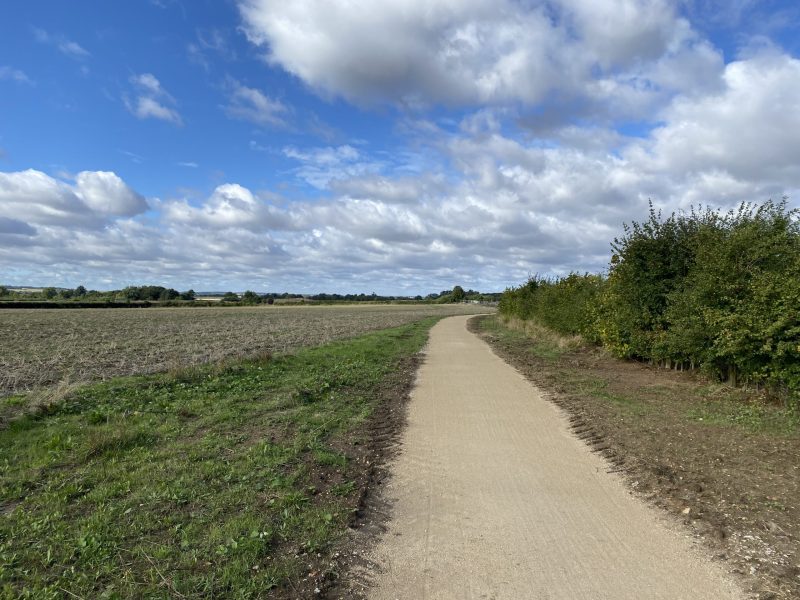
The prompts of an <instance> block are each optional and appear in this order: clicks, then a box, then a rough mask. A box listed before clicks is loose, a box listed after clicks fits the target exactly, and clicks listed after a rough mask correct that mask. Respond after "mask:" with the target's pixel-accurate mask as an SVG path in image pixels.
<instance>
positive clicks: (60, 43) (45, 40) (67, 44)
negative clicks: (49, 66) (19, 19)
mask: <svg viewBox="0 0 800 600" xmlns="http://www.w3.org/2000/svg"><path fill="white" fill-rule="evenodd" d="M33 36H34V38H35V39H36V41H37V42H39V43H41V44H49V45H51V46H54V47H55V48H56V49H57V50H58V51H59V52H61V54H63V55H65V56H68V57H70V58H73V59H76V60H84V59H87V58H89V57H90V56H91V55H92V54H91V53H90V52H89V51H88V50H86V48H84V47H83V46H81V45H80V44H79V43H77V42H75V41H73V40H70V39H67V38H66V37H64V36H63V35H61V34H51V33H48V32H47V31H45V30H44V29H40V28H38V27H34V28H33Z"/></svg>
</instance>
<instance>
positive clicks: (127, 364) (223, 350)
mask: <svg viewBox="0 0 800 600" xmlns="http://www.w3.org/2000/svg"><path fill="white" fill-rule="evenodd" d="M486 311H487V309H486V307H482V306H474V305H466V304H456V305H367V306H352V305H348V306H297V307H275V306H270V307H263V306H262V307H226V308H222V307H220V308H217V307H214V308H149V309H139V310H134V309H131V310H113V309H76V310H0V340H2V343H0V397H5V396H9V395H12V394H18V393H23V392H27V391H30V390H33V389H37V388H39V389H40V390H41V389H42V388H49V389H50V390H52V389H56V388H55V387H54V386H58V387H72V386H73V385H75V384H79V383H84V382H88V381H92V380H98V379H107V378H109V377H115V376H121V375H140V374H147V373H156V372H160V371H168V370H171V369H181V368H184V367H187V366H191V365H198V364H203V363H209V362H216V361H220V360H226V359H235V358H245V357H253V356H260V355H264V354H267V353H279V352H288V351H291V350H295V349H298V348H304V347H310V346H318V345H321V344H325V343H327V342H330V341H333V340H340V339H346V338H352V337H355V336H358V335H361V334H363V333H366V332H369V331H375V330H379V329H386V328H390V327H397V326H400V325H404V324H407V323H411V322H414V321H419V320H420V319H423V318H425V317H429V316H446V315H455V314H474V313H479V312H486Z"/></svg>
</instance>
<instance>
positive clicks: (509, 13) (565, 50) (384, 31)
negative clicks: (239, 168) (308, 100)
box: [239, 0, 720, 107]
mask: <svg viewBox="0 0 800 600" xmlns="http://www.w3.org/2000/svg"><path fill="white" fill-rule="evenodd" d="M239 11H240V13H241V16H242V20H243V28H244V31H245V33H246V35H247V36H248V38H249V39H250V41H251V42H253V43H254V44H257V45H259V46H261V47H263V48H264V49H265V50H266V52H267V58H268V60H269V61H270V62H271V63H272V64H274V65H278V66H280V67H282V68H284V69H285V70H287V71H288V72H290V73H292V74H293V75H295V76H297V77H298V78H300V79H301V80H302V81H304V82H305V83H307V84H308V85H309V86H311V87H312V88H314V89H315V90H318V91H319V92H321V93H323V94H328V95H335V96H342V97H344V98H346V99H348V100H350V101H352V102H356V103H359V104H362V103H375V102H389V103H399V104H402V105H406V106H411V107H419V106H424V105H426V104H430V103H444V104H452V105H458V104H466V105H476V104H486V103H489V104H509V103H516V102H522V103H525V104H536V103H539V102H542V101H550V100H552V99H553V98H552V95H553V94H556V95H557V96H558V98H559V99H561V101H563V99H564V98H567V99H584V100H585V99H589V100H591V99H596V100H597V101H599V102H602V103H604V104H613V101H614V100H616V98H615V96H617V95H618V94H619V93H625V94H635V93H636V92H637V90H641V89H642V88H643V87H652V88H654V89H653V92H654V93H659V92H660V93H668V92H669V91H670V89H671V86H675V85H677V86H678V89H682V88H683V87H684V82H683V81H675V79H674V77H673V78H671V77H667V76H661V77H660V79H659V77H658V73H656V74H654V76H653V77H652V78H651V74H650V71H651V70H652V69H656V68H657V69H660V70H662V71H663V70H665V69H666V70H667V71H669V68H667V67H665V66H663V65H660V64H659V63H660V62H664V61H665V60H666V61H669V59H670V57H675V60H676V61H678V62H681V63H687V62H691V61H692V60H693V59H691V58H689V57H687V54H688V55H691V54H694V53H698V54H699V55H700V57H699V58H698V59H697V60H698V61H699V62H701V63H702V62H703V61H706V62H708V61H709V57H708V56H706V54H707V50H708V49H707V48H706V47H704V46H703V45H702V44H698V43H697V36H696V34H695V33H694V32H693V31H692V29H691V27H690V25H689V24H688V22H687V21H686V20H684V19H683V18H681V17H680V16H679V15H678V14H677V12H676V10H675V5H674V3H672V2H667V1H666V0H602V1H600V0H555V1H553V2H549V3H528V2H514V1H513V0H445V1H440V2H435V3H430V2H427V1H425V0H410V1H409V0H387V1H385V2H379V3H376V2H371V1H369V0H356V1H353V2H347V3H338V4H335V5H332V4H331V3H329V2H325V1H323V0H295V1H293V2H275V1H274V0H239ZM710 58H711V59H712V60H711V62H712V63H714V64H717V62H716V59H715V58H714V57H710ZM717 66H720V64H717ZM672 71H675V69H672ZM597 80H599V81H601V82H602V81H607V82H609V83H611V82H613V83H614V86H613V88H609V87H605V88H603V87H601V88H599V89H597V85H596V81H597ZM662 86H668V87H669V89H666V90H661V87H662ZM645 100H647V99H645ZM638 102H642V100H638Z"/></svg>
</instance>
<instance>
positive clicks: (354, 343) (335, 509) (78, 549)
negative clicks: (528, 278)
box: [0, 318, 437, 598]
mask: <svg viewBox="0 0 800 600" xmlns="http://www.w3.org/2000/svg"><path fill="white" fill-rule="evenodd" d="M436 320H437V319H435V318H428V319H425V320H423V321H420V322H418V323H414V324H410V325H404V326H401V327H398V328H395V329H389V330H385V331H380V332H376V333H371V334H368V335H365V336H363V337H360V338H357V339H353V340H349V341H344V342H336V343H332V344H329V345H326V346H322V347H318V348H312V349H307V350H302V351H298V352H296V353H295V354H292V355H285V356H279V357H275V358H270V357H267V356H265V357H262V358H260V359H257V360H246V361H237V362H230V363H224V364H217V365H207V366H202V367H193V368H188V369H182V370H181V369H179V370H175V371H173V372H171V373H165V374H159V375H152V376H144V377H129V378H121V379H115V380H111V381H109V382H106V383H102V384H96V385H92V386H88V387H84V388H80V389H78V390H76V391H73V392H71V393H69V394H68V395H66V397H65V398H64V399H63V400H62V401H60V402H59V403H57V404H54V405H48V406H47V407H46V409H44V410H43V411H40V412H39V413H38V414H36V415H28V416H24V417H22V418H20V419H17V420H15V421H12V422H11V423H10V424H9V425H8V427H7V428H6V429H5V430H2V431H0V456H2V458H0V596H2V597H4V598H24V597H35V598H62V597H75V598H103V597H108V598H128V597H137V598H139V597H178V598H188V597H235V598H249V597H264V596H265V595H269V596H270V597H276V598H282V597H292V598H296V597H312V596H314V594H315V589H319V588H320V587H322V588H324V582H325V580H326V577H329V576H330V575H331V573H328V572H327V571H328V570H329V565H330V564H331V563H330V562H329V561H328V557H329V555H330V553H331V552H332V551H333V549H334V548H335V546H336V543H337V541H339V540H340V539H341V538H342V535H343V532H344V531H346V528H347V525H348V523H349V522H350V521H351V520H352V518H353V515H354V512H355V511H356V510H357V509H358V507H359V502H360V499H361V497H362V495H363V493H364V486H365V485H366V482H367V481H368V471H369V469H370V466H369V463H370V458H371V456H370V454H369V452H370V450H369V447H370V443H369V442H370V440H369V437H370V429H369V422H370V419H371V418H374V415H375V414H376V412H377V411H378V410H380V407H381V405H382V404H385V403H386V402H391V401H394V402H398V401H399V399H400V398H402V397H403V396H404V395H405V394H406V392H407V390H408V388H409V386H410V384H411V382H412V380H413V373H414V370H415V369H414V363H413V361H414V358H413V357H414V356H415V355H416V354H417V353H418V352H419V350H420V349H421V348H422V347H423V345H424V344H425V341H426V340H427V334H428V330H429V329H430V327H431V326H432V325H433V323H434V322H435V321H436ZM326 565H328V566H326Z"/></svg>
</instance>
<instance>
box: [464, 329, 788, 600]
mask: <svg viewBox="0 0 800 600" xmlns="http://www.w3.org/2000/svg"><path fill="white" fill-rule="evenodd" d="M470 327H471V329H472V330H473V331H475V332H477V333H478V334H479V335H481V336H482V338H483V339H484V340H485V341H487V342H488V343H489V344H490V345H491V347H492V348H493V350H494V351H495V352H496V353H497V354H498V355H499V356H501V357H502V358H503V359H504V360H505V361H507V362H508V363H509V364H511V365H512V366H514V367H516V369H518V370H519V372H520V373H522V374H523V375H524V376H525V377H526V378H528V379H529V380H530V381H531V382H533V383H534V384H535V385H536V386H538V387H539V388H540V389H542V390H545V391H546V393H547V396H548V398H549V399H550V401H552V402H553V403H555V404H557V405H558V406H560V407H561V408H563V409H564V410H565V411H566V412H567V413H568V414H569V415H570V423H571V426H572V430H573V432H574V433H576V434H578V435H579V436H580V437H581V438H582V439H584V440H585V441H586V442H587V443H589V444H590V445H591V446H592V448H593V449H594V450H595V451H596V452H597V453H600V454H602V455H603V456H604V457H605V458H607V459H608V460H610V461H612V463H613V464H614V465H616V466H615V468H614V470H615V471H617V472H619V473H620V474H621V475H623V476H624V478H625V480H626V481H627V483H628V485H629V486H630V488H631V489H632V490H635V492H636V493H637V494H639V495H641V496H642V497H643V498H645V499H647V500H648V501H649V502H651V503H652V504H654V505H656V506H658V507H661V508H662V509H664V510H666V511H668V512H669V513H671V514H672V515H674V516H675V517H676V518H677V519H679V520H681V521H682V522H683V524H684V527H685V528H686V530H687V531H689V532H691V533H692V534H693V535H694V536H696V537H697V538H699V539H701V540H702V541H703V543H704V544H705V545H706V546H707V548H708V549H709V550H710V552H711V553H712V554H713V555H714V556H715V557H717V558H719V559H721V560H723V561H725V562H726V564H727V565H728V568H729V570H732V571H733V572H737V573H739V574H740V575H741V576H742V579H743V581H744V585H745V587H746V589H747V591H749V592H750V593H752V595H754V596H755V597H758V598H760V599H762V600H768V599H779V598H780V599H784V598H787V599H788V598H800V542H799V540H800V435H798V433H797V430H796V428H792V427H784V428H781V427H780V426H779V424H778V425H776V424H775V423H771V422H770V421H769V419H768V418H767V417H768V416H769V414H768V411H767V412H766V413H765V412H764V410H761V409H758V410H756V408H758V407H754V406H752V405H751V404H747V399H746V398H743V397H742V395H741V394H739V393H737V392H736V391H735V390H730V389H727V390H726V389H725V388H724V387H723V386H719V385H714V384H711V383H710V382H708V381H705V380H704V379H703V378H701V377H699V376H697V375H694V374H689V373H678V372H675V371H669V370H663V369H659V368H655V367H651V366H648V365H644V364H639V363H635V362H627V361H622V360H617V359H615V358H613V357H610V356H609V355H608V354H607V353H605V352H604V351H603V350H601V349H599V348H594V347H579V348H575V349H572V350H559V351H553V350H552V348H551V349H548V348H543V347H542V346H541V345H539V344H537V342H536V340H532V339H531V338H530V337H528V336H526V335H523V334H519V333H514V332H509V331H508V330H507V329H504V328H503V327H500V326H498V324H497V319H496V318H491V317H490V318H488V319H486V318H482V317H478V318H475V319H472V321H471V323H470ZM737 403H739V404H737ZM765 415H766V416H765ZM751 416H752V418H751Z"/></svg>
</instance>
